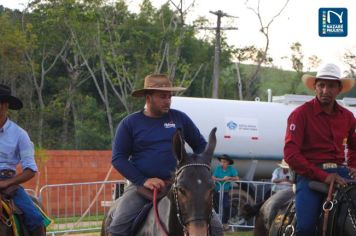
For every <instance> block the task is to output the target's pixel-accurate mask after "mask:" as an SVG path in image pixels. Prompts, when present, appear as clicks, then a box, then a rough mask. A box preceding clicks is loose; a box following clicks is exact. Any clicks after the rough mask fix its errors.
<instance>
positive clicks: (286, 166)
mask: <svg viewBox="0 0 356 236" xmlns="http://www.w3.org/2000/svg"><path fill="white" fill-rule="evenodd" d="M278 166H279V167H281V168H283V169H289V165H286V164H284V163H279V164H278Z"/></svg>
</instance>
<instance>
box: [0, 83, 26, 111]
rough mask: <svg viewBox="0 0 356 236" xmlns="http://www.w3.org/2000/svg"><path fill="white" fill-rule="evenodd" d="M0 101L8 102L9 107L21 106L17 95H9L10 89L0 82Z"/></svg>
mask: <svg viewBox="0 0 356 236" xmlns="http://www.w3.org/2000/svg"><path fill="white" fill-rule="evenodd" d="M0 101H1V102H8V103H9V109H11V110H19V109H21V108H22V102H21V100H20V99H18V98H17V97H14V96H12V95H11V89H10V88H9V87H7V86H6V85H3V84H0Z"/></svg>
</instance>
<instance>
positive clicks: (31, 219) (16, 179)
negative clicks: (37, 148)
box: [0, 85, 46, 236]
mask: <svg viewBox="0 0 356 236" xmlns="http://www.w3.org/2000/svg"><path fill="white" fill-rule="evenodd" d="M21 108H22V102H21V100H20V99H18V98H17V97H15V96H12V94H11V89H10V88H9V87H7V86H5V85H0V190H4V189H6V188H8V187H10V186H14V185H18V184H22V183H25V182H27V181H29V180H30V179H32V178H33V177H34V176H35V173H36V172H37V166H36V162H35V156H34V147H33V143H32V142H31V140H30V138H29V136H28V134H27V132H26V131H25V130H23V129H22V128H21V127H20V126H18V125H17V124H16V123H15V122H13V121H11V120H10V119H9V117H8V110H9V109H11V110H19V109H21ZM18 164H21V167H22V172H21V173H16V166H17V165H18ZM13 200H14V202H15V205H16V206H17V207H18V208H19V209H20V210H21V211H22V212H23V215H24V221H25V222H24V223H25V225H26V227H27V229H28V230H29V231H30V235H32V236H42V235H46V234H45V230H44V224H43V221H44V218H43V216H42V214H41V213H40V212H39V210H38V209H37V208H36V206H35V205H34V204H33V202H32V200H31V198H30V197H29V196H28V194H27V193H26V192H25V190H24V189H23V188H22V187H21V186H20V187H19V188H18V189H17V190H16V193H15V195H14V196H13Z"/></svg>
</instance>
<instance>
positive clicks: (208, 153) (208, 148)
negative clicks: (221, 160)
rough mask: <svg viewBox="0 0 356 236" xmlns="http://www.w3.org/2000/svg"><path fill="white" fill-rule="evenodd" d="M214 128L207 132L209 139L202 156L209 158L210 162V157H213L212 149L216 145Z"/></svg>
mask: <svg viewBox="0 0 356 236" xmlns="http://www.w3.org/2000/svg"><path fill="white" fill-rule="evenodd" d="M216 130H217V128H216V127H214V128H213V129H212V130H211V131H210V134H209V141H208V144H207V145H206V148H205V151H204V153H203V154H204V156H205V157H206V158H209V160H208V161H209V163H210V162H211V158H212V157H213V154H214V150H215V147H216V134H215V133H216Z"/></svg>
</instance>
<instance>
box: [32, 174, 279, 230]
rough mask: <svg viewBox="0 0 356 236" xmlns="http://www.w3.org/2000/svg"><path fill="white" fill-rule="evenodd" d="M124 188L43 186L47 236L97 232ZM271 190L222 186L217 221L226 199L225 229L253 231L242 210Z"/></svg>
mask: <svg viewBox="0 0 356 236" xmlns="http://www.w3.org/2000/svg"><path fill="white" fill-rule="evenodd" d="M126 184H127V182H126V181H124V180H120V181H101V182H87V183H73V184H57V185H46V186H43V187H42V188H41V189H40V194H39V200H40V202H41V203H42V205H43V206H44V208H45V211H46V213H47V214H48V216H49V217H51V218H52V219H53V220H54V224H53V225H51V226H50V227H49V228H48V229H47V235H57V234H62V235H63V234H65V233H74V232H94V231H100V229H101V224H102V220H103V218H104V215H105V214H106V213H107V211H108V210H109V208H110V206H111V204H112V203H113V199H116V198H117V197H119V196H121V194H122V191H123V187H124V186H126ZM218 184H219V183H218ZM227 185H230V187H228V186H227ZM117 186H118V187H119V189H118V187H117ZM272 186H273V183H271V182H261V181H234V182H224V183H223V184H222V185H220V187H221V188H222V189H224V188H225V187H228V189H229V190H228V191H220V193H219V195H218V199H219V204H218V206H217V207H216V208H218V209H216V210H217V213H218V215H219V217H220V219H221V220H222V217H223V212H224V206H223V199H224V197H226V196H225V195H227V196H228V207H227V208H226V209H225V212H226V213H225V212H224V213H225V214H227V218H228V222H227V225H228V226H229V227H230V228H231V229H232V230H235V229H237V228H254V223H255V219H248V220H246V219H244V218H243V216H242V215H243V214H242V213H243V206H244V205H245V204H250V205H254V204H256V203H259V202H261V201H263V200H264V199H267V198H268V197H270V196H271V194H272V193H271V187H272ZM115 189H116V190H115Z"/></svg>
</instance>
